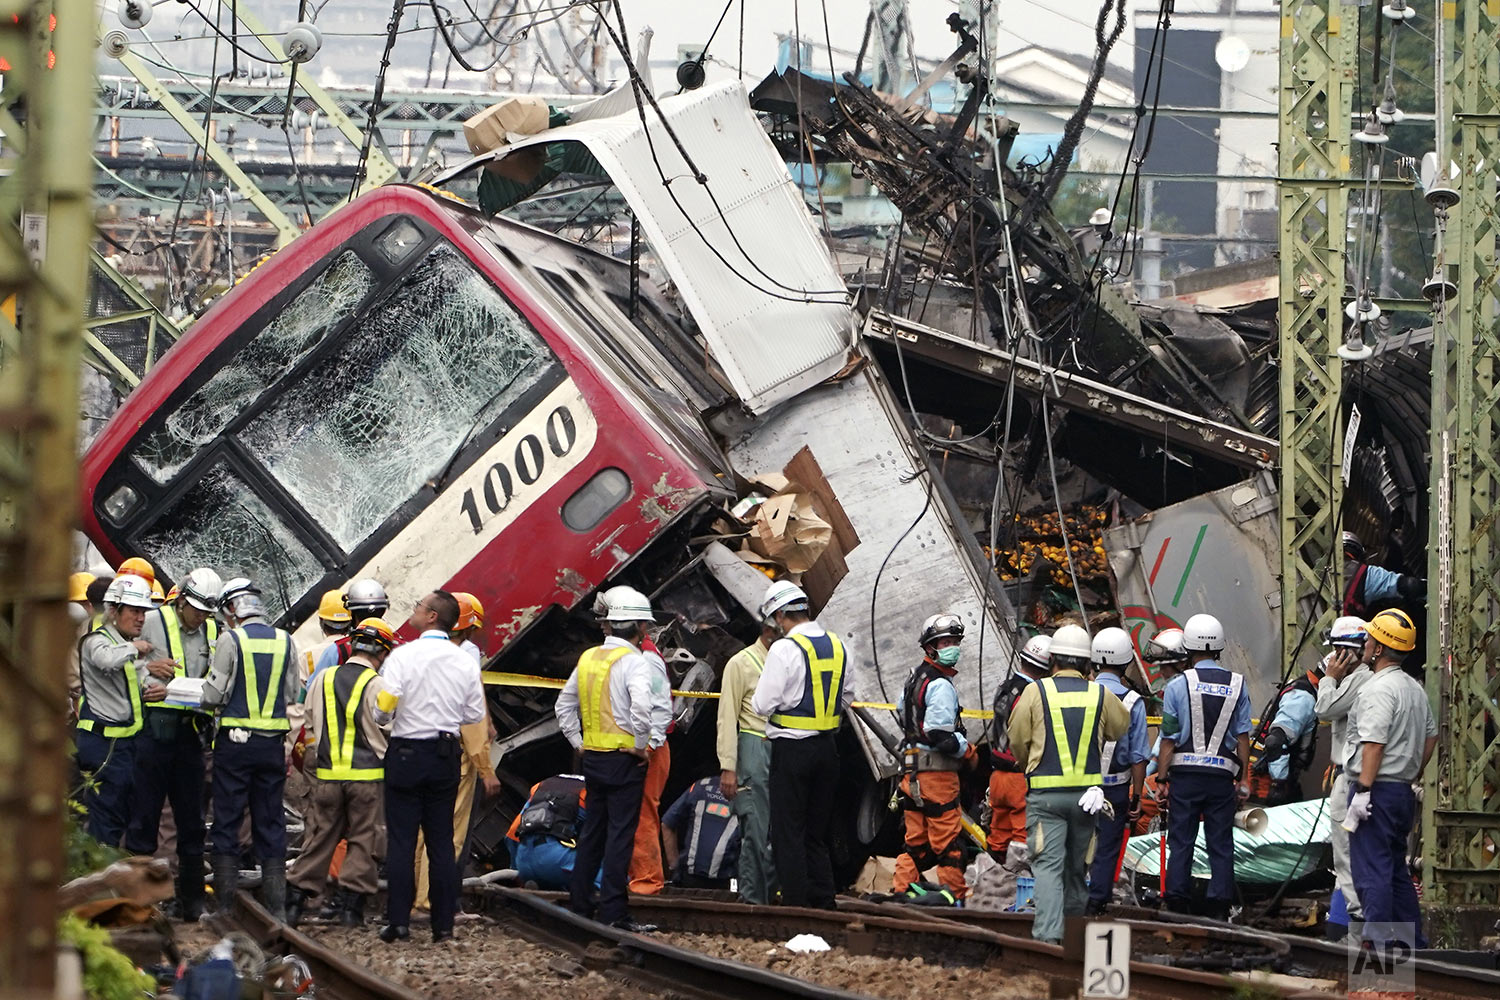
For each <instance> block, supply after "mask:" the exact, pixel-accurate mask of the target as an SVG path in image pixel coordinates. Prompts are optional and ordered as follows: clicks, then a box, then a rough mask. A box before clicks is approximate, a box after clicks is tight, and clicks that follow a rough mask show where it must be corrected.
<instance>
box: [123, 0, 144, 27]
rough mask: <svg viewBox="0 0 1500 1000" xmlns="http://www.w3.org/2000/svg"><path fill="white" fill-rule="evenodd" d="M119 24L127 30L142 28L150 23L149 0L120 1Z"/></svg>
mask: <svg viewBox="0 0 1500 1000" xmlns="http://www.w3.org/2000/svg"><path fill="white" fill-rule="evenodd" d="M120 23H121V24H123V25H125V27H127V28H136V29H140V28H144V27H145V26H146V25H148V24H150V23H151V4H150V2H149V0H121V2H120Z"/></svg>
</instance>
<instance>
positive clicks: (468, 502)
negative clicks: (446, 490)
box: [459, 406, 578, 535]
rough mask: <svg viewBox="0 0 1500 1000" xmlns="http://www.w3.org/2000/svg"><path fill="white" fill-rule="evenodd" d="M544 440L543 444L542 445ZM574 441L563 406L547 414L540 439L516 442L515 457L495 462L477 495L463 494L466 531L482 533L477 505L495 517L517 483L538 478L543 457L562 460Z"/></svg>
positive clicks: (524, 438)
mask: <svg viewBox="0 0 1500 1000" xmlns="http://www.w3.org/2000/svg"><path fill="white" fill-rule="evenodd" d="M543 439H545V444H544V443H543ZM577 440H578V425H577V423H576V422H575V421H574V420H573V414H572V411H570V410H569V409H568V408H567V407H566V406H559V407H558V408H557V409H555V410H553V411H552V412H551V413H549V414H547V426H546V428H545V430H544V431H543V434H542V436H541V437H538V436H537V435H535V434H526V435H523V436H522V437H521V439H520V440H519V441H517V442H516V450H515V454H514V455H512V456H511V460H510V462H509V463H508V464H507V463H506V461H505V460H504V459H501V460H500V461H498V462H495V463H494V464H493V465H491V466H490V467H489V470H488V471H487V472H486V473H485V474H484V482H483V483H482V484H480V486H479V492H478V495H477V496H476V495H475V490H474V487H472V486H471V487H469V488H468V489H466V490H464V499H463V503H461V504H459V510H461V511H462V512H463V513H464V514H466V515H467V516H468V518H469V527H471V528H473V529H474V534H476V535H477V534H479V533H480V532H481V531H483V530H484V522H485V519H486V515H485V514H483V513H481V510H480V505H481V504H483V507H484V510H486V511H488V512H489V514H491V515H493V514H498V513H500V512H501V511H502V510H504V509H505V508H507V507H509V506H510V502H511V499H512V498H513V497H514V496H515V493H516V489H517V483H519V484H520V485H521V486H530V485H531V484H533V483H535V482H537V481H538V480H539V479H541V478H542V471H543V469H544V468H545V467H546V464H547V455H548V454H551V455H552V457H553V458H562V457H563V456H564V455H566V454H567V453H568V452H570V451H572V450H573V445H574V443H576V442H577Z"/></svg>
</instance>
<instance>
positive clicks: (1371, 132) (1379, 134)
mask: <svg viewBox="0 0 1500 1000" xmlns="http://www.w3.org/2000/svg"><path fill="white" fill-rule="evenodd" d="M1354 141H1355V142H1364V143H1368V144H1370V145H1372V146H1379V145H1383V144H1385V143H1387V142H1390V141H1391V137H1390V136H1389V135H1387V134H1386V131H1385V125H1384V123H1382V122H1381V120H1380V117H1379V115H1378V114H1377V113H1376V112H1374V111H1371V112H1370V113H1369V115H1368V116H1366V118H1365V125H1364V128H1362V129H1360V130H1359V131H1358V132H1356V133H1354Z"/></svg>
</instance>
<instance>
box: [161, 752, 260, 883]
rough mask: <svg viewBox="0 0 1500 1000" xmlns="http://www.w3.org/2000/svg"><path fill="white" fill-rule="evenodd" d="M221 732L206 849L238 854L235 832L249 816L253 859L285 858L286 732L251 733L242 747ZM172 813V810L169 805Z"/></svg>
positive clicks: (215, 755) (216, 754)
mask: <svg viewBox="0 0 1500 1000" xmlns="http://www.w3.org/2000/svg"><path fill="white" fill-rule="evenodd" d="M231 731H232V730H220V732H219V736H218V739H216V740H215V741H214V777H213V796H214V828H213V832H212V833H211V834H210V835H209V846H210V847H212V848H213V852H214V853H215V854H217V855H220V856H226V857H227V856H229V855H233V856H235V857H238V856H239V853H240V830H241V828H242V827H243V826H244V823H245V812H246V811H247V810H248V811H249V813H250V841H251V843H252V844H253V845H254V847H255V856H256V857H257V858H260V859H261V860H265V859H266V858H285V857H286V813H285V812H283V811H282V807H281V793H282V790H283V789H285V787H286V749H285V747H286V744H285V740H286V734H285V733H278V732H271V733H268V734H266V735H264V736H261V735H256V734H251V736H250V738H249V739H247V740H246V741H245V742H244V743H236V742H235V741H234V740H232V739H230V738H229V733H230V732H231ZM172 808H173V811H174V812H175V811H176V806H175V805H174V806H173V807H172Z"/></svg>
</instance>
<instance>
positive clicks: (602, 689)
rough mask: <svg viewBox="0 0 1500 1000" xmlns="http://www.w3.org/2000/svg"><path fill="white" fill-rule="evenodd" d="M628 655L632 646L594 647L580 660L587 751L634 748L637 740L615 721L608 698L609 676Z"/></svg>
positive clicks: (580, 708)
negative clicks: (616, 665)
mask: <svg viewBox="0 0 1500 1000" xmlns="http://www.w3.org/2000/svg"><path fill="white" fill-rule="evenodd" d="M629 652H631V649H630V647H629V646H615V647H613V648H610V649H605V648H604V647H603V646H595V647H594V648H593V649H590V650H587V651H586V652H584V654H583V655H582V656H580V657H579V658H578V714H579V719H580V721H581V722H582V723H583V749H585V750H629V749H630V748H631V747H634V746H635V737H634V736H633V735H631V734H630V733H627V732H626V731H625V730H624V729H622V728H620V724H619V723H618V722H616V721H615V707H614V703H613V702H612V701H611V700H610V697H609V672H610V670H611V669H612V668H613V667H614V665H615V664H616V663H617V662H619V661H620V660H621V659H622V658H623V657H624V656H625V654H627V653H629Z"/></svg>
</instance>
